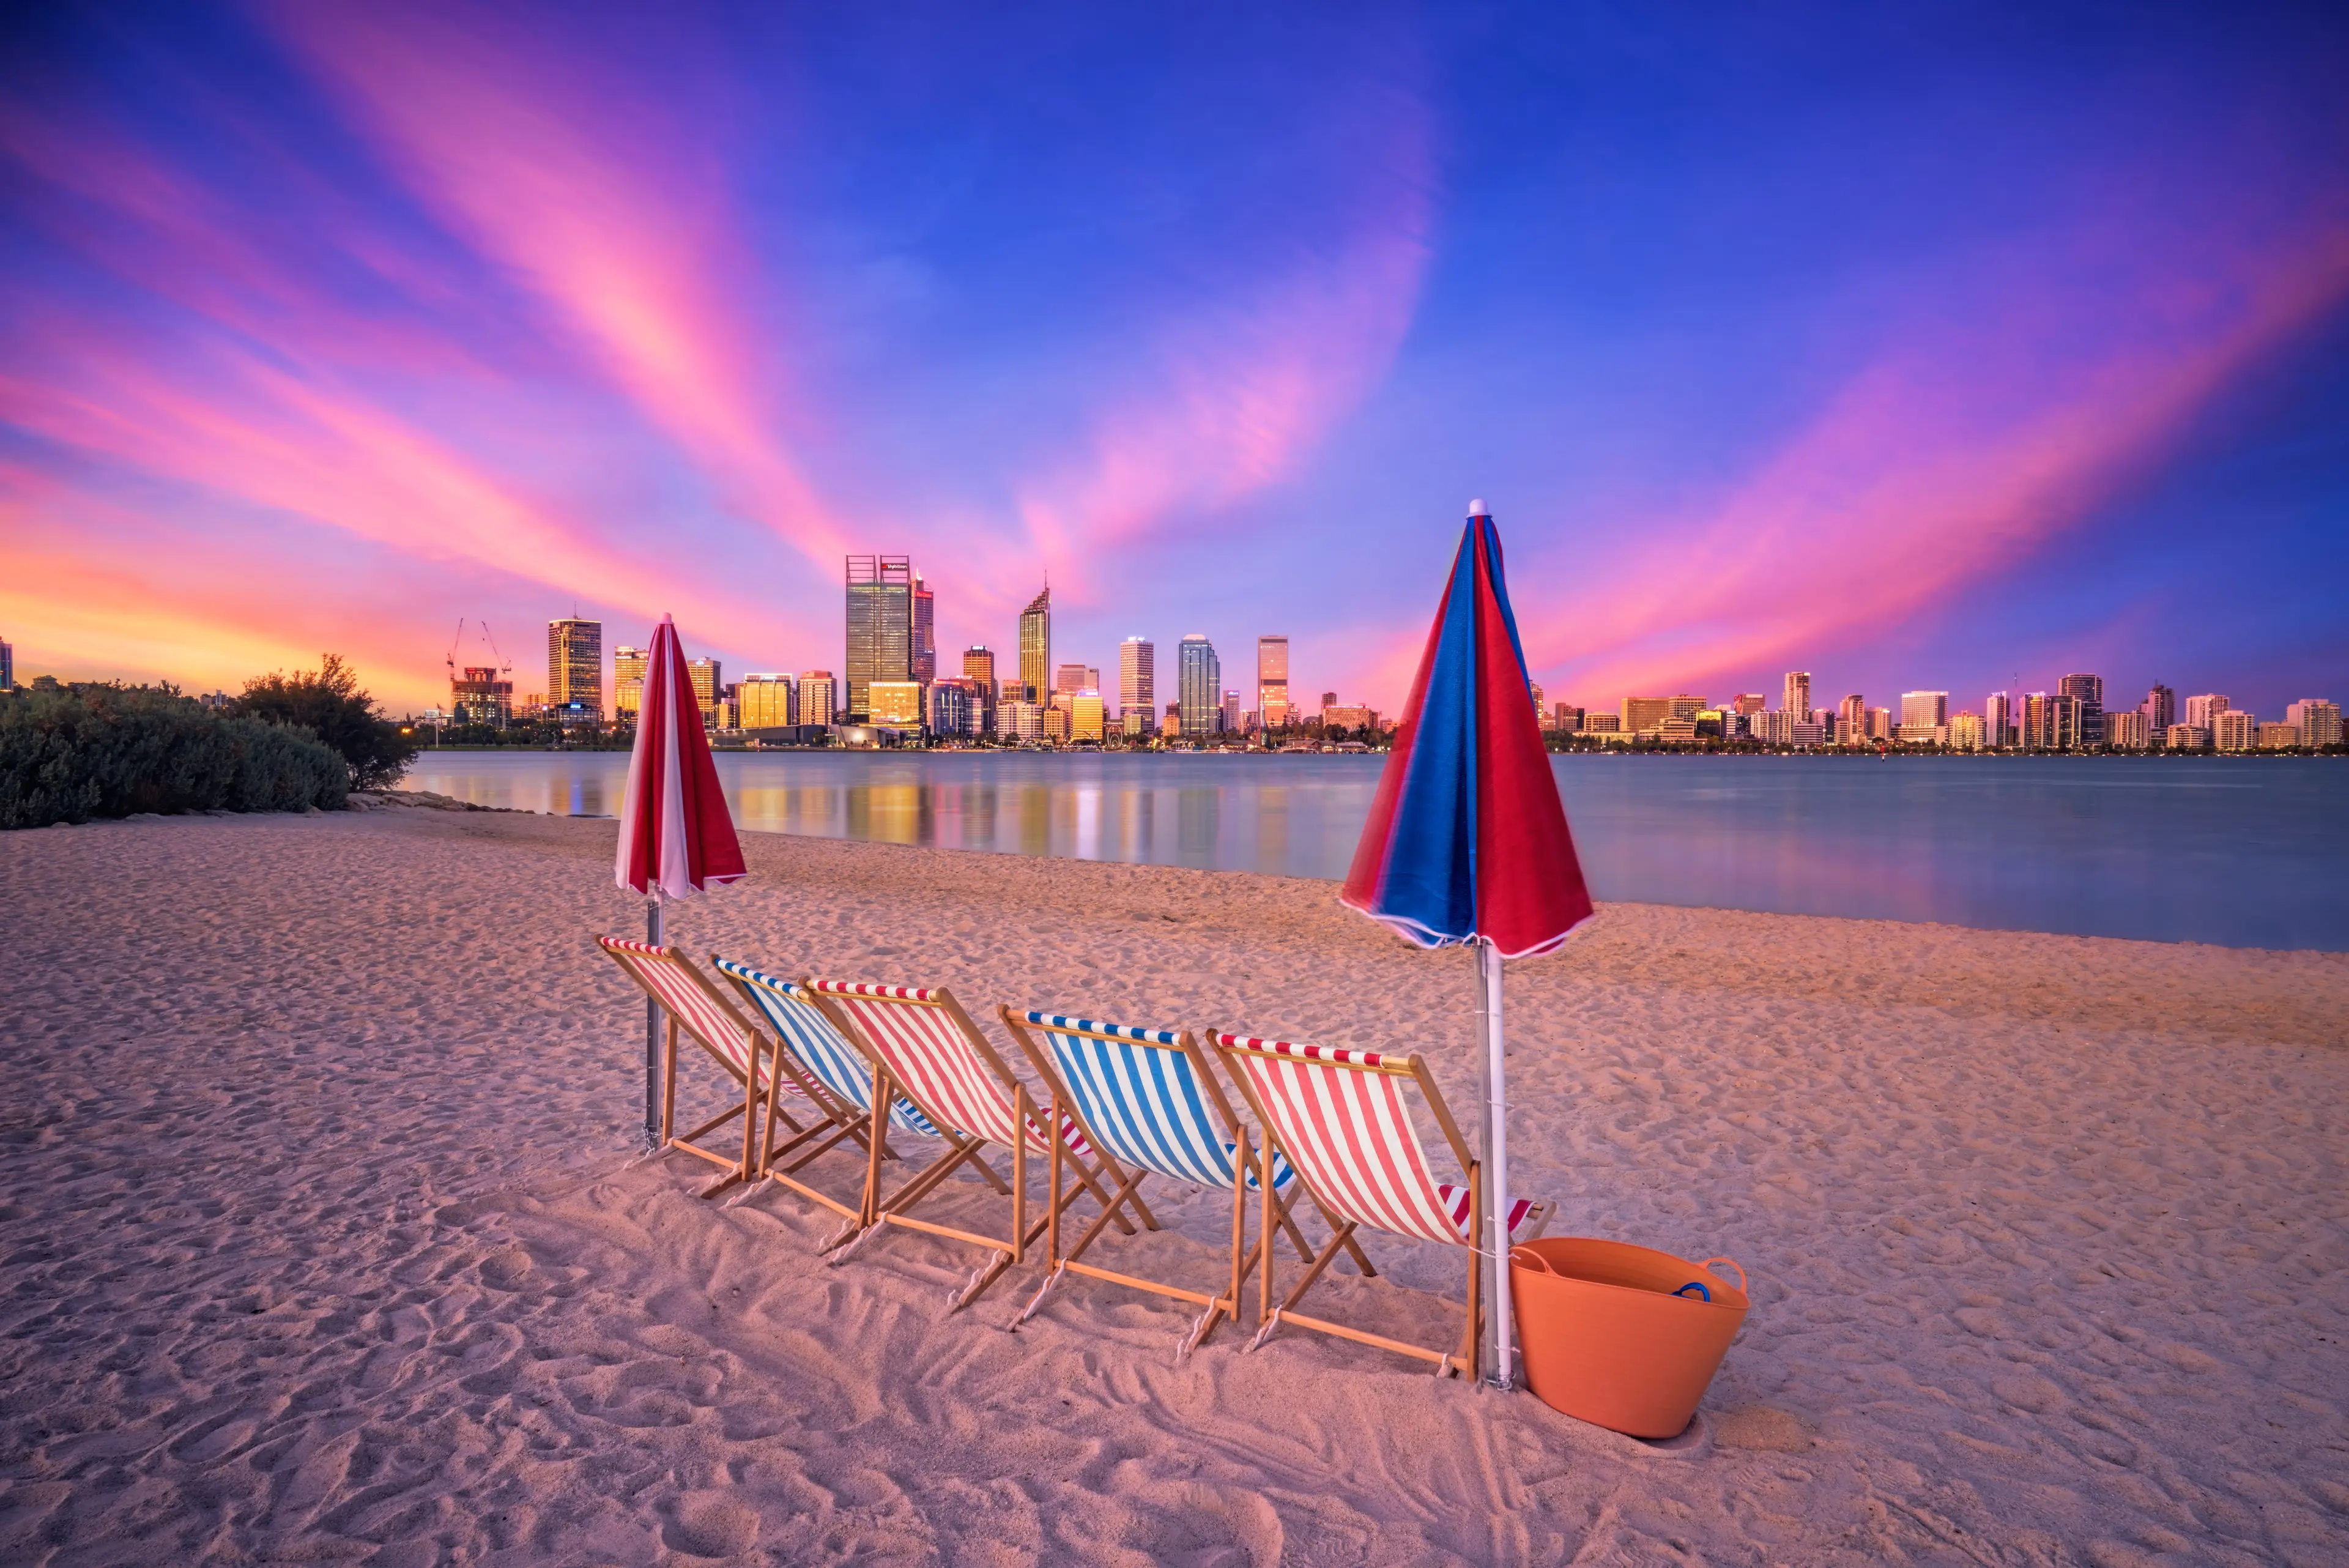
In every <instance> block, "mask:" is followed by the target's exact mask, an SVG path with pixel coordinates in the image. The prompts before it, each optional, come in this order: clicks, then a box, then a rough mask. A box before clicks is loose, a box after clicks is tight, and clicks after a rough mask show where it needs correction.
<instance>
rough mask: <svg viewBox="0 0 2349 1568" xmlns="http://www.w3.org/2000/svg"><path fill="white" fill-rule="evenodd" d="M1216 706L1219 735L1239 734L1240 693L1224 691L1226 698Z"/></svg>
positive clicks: (1217, 731)
mask: <svg viewBox="0 0 2349 1568" xmlns="http://www.w3.org/2000/svg"><path fill="white" fill-rule="evenodd" d="M1216 708H1217V710H1218V711H1217V712H1216V733H1217V734H1219V735H1237V734H1238V733H1239V732H1240V694H1239V693H1238V692H1237V691H1226V692H1225V693H1224V700H1223V701H1221V702H1219V703H1217V704H1216Z"/></svg>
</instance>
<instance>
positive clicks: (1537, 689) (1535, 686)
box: [1526, 680, 1542, 728]
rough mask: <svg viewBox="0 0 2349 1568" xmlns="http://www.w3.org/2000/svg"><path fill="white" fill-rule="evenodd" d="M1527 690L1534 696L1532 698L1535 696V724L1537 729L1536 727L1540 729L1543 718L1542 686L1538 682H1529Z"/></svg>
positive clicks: (1527, 682)
mask: <svg viewBox="0 0 2349 1568" xmlns="http://www.w3.org/2000/svg"><path fill="white" fill-rule="evenodd" d="M1526 691H1528V692H1529V693H1531V694H1532V696H1533V700H1534V724H1535V727H1536V728H1539V727H1540V724H1541V716H1542V689H1541V686H1540V684H1539V683H1538V682H1536V681H1531V680H1528V681H1526Z"/></svg>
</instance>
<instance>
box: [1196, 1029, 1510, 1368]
mask: <svg viewBox="0 0 2349 1568" xmlns="http://www.w3.org/2000/svg"><path fill="white" fill-rule="evenodd" d="M1212 1038H1213V1039H1214V1041H1215V1045H1216V1054H1218V1055H1220V1056H1221V1057H1222V1058H1223V1062H1224V1065H1225V1067H1226V1069H1227V1070H1228V1071H1229V1072H1230V1073H1231V1075H1232V1081H1233V1082H1234V1083H1236V1084H1237V1085H1239V1087H1240V1093H1241V1094H1243V1095H1245V1096H1247V1102H1248V1107H1249V1109H1251V1110H1253V1111H1254V1112H1255V1113H1256V1115H1257V1118H1258V1120H1259V1121H1261V1123H1262V1124H1263V1127H1264V1129H1265V1140H1264V1145H1265V1147H1264V1149H1263V1151H1262V1152H1261V1153H1260V1154H1259V1156H1258V1158H1259V1161H1260V1162H1261V1163H1268V1162H1269V1161H1270V1160H1271V1159H1272V1158H1273V1157H1274V1156H1275V1155H1278V1156H1282V1157H1285V1158H1288V1161H1289V1162H1290V1163H1291V1164H1292V1165H1294V1166H1295V1167H1296V1168H1297V1172H1298V1179H1299V1181H1300V1182H1301V1183H1303V1184H1304V1185H1305V1187H1306V1188H1307V1189H1309V1191H1311V1192H1312V1193H1313V1195H1314V1197H1315V1198H1316V1199H1318V1200H1319V1202H1320V1204H1321V1206H1322V1208H1323V1209H1324V1210H1325V1211H1328V1212H1332V1213H1334V1214H1335V1215H1336V1216H1337V1217H1338V1221H1339V1223H1338V1225H1337V1234H1336V1235H1335V1236H1333V1237H1332V1238H1331V1239H1330V1243H1329V1245H1327V1246H1326V1247H1324V1248H1322V1250H1321V1251H1320V1254H1319V1256H1318V1257H1316V1258H1315V1259H1314V1260H1313V1261H1312V1262H1311V1263H1310V1264H1309V1265H1308V1266H1307V1268H1306V1270H1305V1274H1304V1277H1303V1278H1301V1279H1299V1281H1298V1282H1297V1283H1296V1285H1295V1286H1294V1287H1292V1288H1291V1289H1290V1291H1289V1293H1288V1295H1287V1296H1286V1297H1284V1298H1283V1299H1282V1300H1281V1303H1280V1304H1279V1305H1278V1306H1275V1305H1273V1304H1272V1293H1273V1269H1272V1249H1270V1248H1265V1249H1263V1251H1262V1252H1261V1254H1260V1262H1261V1266H1262V1271H1263V1273H1262V1284H1261V1285H1260V1287H1259V1289H1258V1293H1257V1321H1258V1324H1259V1326H1258V1328H1257V1335H1256V1339H1255V1341H1254V1342H1253V1343H1251V1344H1250V1345H1249V1346H1248V1348H1249V1349H1251V1350H1253V1349H1255V1348H1256V1347H1257V1345H1262V1344H1263V1343H1264V1342H1265V1341H1266V1340H1267V1339H1268V1338H1270V1337H1271V1335H1272V1333H1273V1331H1274V1330H1275V1329H1276V1328H1278V1326H1279V1325H1280V1324H1284V1323H1293V1324H1297V1325H1298V1326H1299V1327H1300V1328H1310V1329H1317V1330H1319V1332H1321V1333H1323V1334H1335V1335H1337V1336H1338V1337H1339V1338H1340V1339H1350V1340H1353V1341H1355V1342H1356V1343H1358V1344H1361V1345H1375V1346H1377V1347H1378V1348H1380V1349H1381V1350H1392V1351H1395V1352H1398V1353H1399V1354H1401V1355H1410V1356H1416V1357H1417V1358H1419V1359H1420V1360H1422V1361H1433V1363H1435V1370H1436V1374H1437V1376H1468V1377H1470V1378H1474V1377H1475V1376H1476V1355H1477V1345H1478V1338H1479V1335H1478V1330H1479V1329H1480V1328H1481V1327H1482V1325H1483V1322H1484V1312H1483V1302H1482V1299H1481V1295H1480V1290H1481V1283H1482V1276H1483V1270H1482V1269H1481V1268H1479V1267H1478V1264H1479V1263H1480V1262H1482V1257H1481V1254H1480V1253H1479V1252H1478V1251H1477V1248H1476V1245H1475V1233H1476V1218H1477V1216H1478V1214H1479V1213H1481V1212H1482V1210H1483V1206H1484V1199H1485V1190H1484V1184H1485V1173H1484V1170H1483V1168H1482V1167H1480V1166H1479V1164H1478V1163H1477V1160H1476V1158H1475V1154H1474V1153H1472V1152H1471V1151H1470V1149H1469V1147H1468V1144H1467V1141H1466V1140H1465V1139H1464V1138H1463V1137H1461V1136H1460V1128H1459V1127H1458V1126H1456V1125H1455V1124H1454V1122H1453V1120H1452V1113H1451V1111H1450V1110H1449V1109H1447V1108H1446V1107H1445V1106H1444V1096H1443V1095H1442V1094H1441V1093H1440V1092H1439V1091H1438V1090H1437V1089H1436V1086H1435V1080H1434V1079H1433V1077H1431V1076H1430V1075H1429V1074H1428V1071H1427V1064H1426V1063H1424V1062H1423V1061H1422V1060H1421V1059H1420V1056H1419V1054H1418V1053H1417V1052H1413V1053H1412V1054H1410V1055H1408V1056H1402V1057H1396V1056H1382V1055H1381V1054H1379V1053H1377V1052H1375V1051H1344V1050H1338V1049H1335V1048H1333V1047H1331V1046H1328V1045H1299V1044H1291V1043H1290V1042H1288V1041H1286V1040H1259V1039H1257V1038H1254V1037H1253V1036H1249V1035H1241V1034H1226V1033H1217V1034H1216V1035H1214V1036H1213V1037H1212ZM1406 1083H1409V1084H1414V1085H1417V1086H1418V1088H1419V1092H1420V1095H1421V1097H1422V1098H1423V1099H1424V1100H1425V1101H1426V1104H1427V1108H1428V1110H1429V1111H1430V1112H1431V1113H1432V1114H1433V1116H1434V1117H1435V1124H1436V1126H1437V1127H1441V1128H1442V1129H1443V1131H1444V1141H1445V1142H1447V1143H1449V1144H1450V1145H1451V1146H1452V1152H1453V1155H1454V1158H1457V1159H1458V1160H1459V1162H1460V1168H1461V1169H1462V1170H1464V1172H1466V1173H1467V1178H1468V1179H1467V1183H1466V1185H1464V1186H1454V1185H1452V1184H1450V1183H1439V1182H1438V1181H1437V1180H1436V1179H1435V1178H1434V1177H1433V1174H1431V1173H1430V1171H1429V1169H1428V1165H1427V1154H1426V1151H1425V1150H1424V1149H1423V1148H1422V1147H1420V1141H1419V1130H1418V1128H1417V1127H1414V1126H1413V1124H1412V1117H1411V1108H1410V1106H1408V1105H1407V1104H1406V1103H1405V1101H1404V1099H1403V1096H1402V1086H1403V1085H1405V1084H1406ZM1265 1208H1266V1210H1267V1212H1269V1211H1270V1209H1271V1204H1270V1201H1269V1199H1267V1200H1266V1203H1265ZM1549 1214H1550V1206H1549V1205H1548V1204H1547V1203H1537V1202H1534V1201H1532V1200H1531V1199H1518V1200H1517V1201H1516V1202H1514V1203H1512V1204H1510V1206H1509V1215H1508V1220H1509V1239H1510V1240H1511V1241H1513V1242H1514V1241H1518V1240H1521V1239H1522V1240H1527V1241H1530V1240H1531V1239H1532V1238H1534V1237H1535V1236H1537V1235H1539V1234H1540V1233H1541V1230H1542V1227H1543V1226H1544V1225H1546V1224H1547V1223H1548V1221H1549ZM1364 1225H1368V1226H1370V1227H1371V1228H1372V1229H1374V1230H1380V1231H1392V1232H1393V1233H1395V1234H1396V1235H1400V1236H1409V1237H1413V1238H1415V1239H1417V1240H1420V1241H1435V1242H1439V1243H1441V1244H1443V1245H1445V1246H1451V1247H1457V1248H1459V1249H1460V1250H1461V1251H1464V1252H1465V1253H1466V1254H1467V1255H1468V1322H1467V1326H1466V1327H1465V1328H1464V1329H1463V1330H1462V1331H1461V1334H1460V1343H1459V1345H1457V1347H1455V1348H1454V1349H1452V1350H1449V1351H1442V1350H1430V1349H1427V1348H1424V1347H1423V1346H1421V1345H1406V1344H1404V1343H1403V1342H1402V1341H1401V1340H1397V1339H1389V1338H1387V1337H1385V1336H1383V1335H1381V1334H1366V1333H1364V1332H1363V1331H1362V1330H1361V1329H1358V1328H1349V1327H1347V1326H1346V1325H1344V1324H1335V1323H1330V1322H1328V1321H1326V1320H1324V1319H1321V1318H1315V1317H1307V1316H1306V1315H1304V1314H1302V1313H1299V1312H1298V1311H1297V1310H1296V1307H1297V1303H1299V1301H1301V1300H1302V1299H1304V1296H1305V1293H1306V1292H1307V1291H1309V1290H1310V1289H1312V1288H1313V1282H1315V1281H1316V1280H1318V1279H1319V1278H1320V1277H1321V1272H1322V1271H1323V1270H1324V1269H1326V1268H1328V1267H1329V1265H1330V1260H1331V1259H1332V1258H1334V1257H1336V1256H1337V1255H1338V1251H1339V1247H1340V1243H1341V1242H1343V1241H1346V1240H1347V1239H1348V1238H1350V1237H1351V1236H1352V1234H1353V1233H1354V1231H1356V1230H1357V1229H1359V1228H1360V1227H1361V1226H1364Z"/></svg>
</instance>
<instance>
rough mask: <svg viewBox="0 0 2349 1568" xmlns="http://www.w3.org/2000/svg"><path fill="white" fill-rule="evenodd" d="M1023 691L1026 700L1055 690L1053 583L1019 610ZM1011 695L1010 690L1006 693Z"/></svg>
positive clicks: (1028, 700)
mask: <svg viewBox="0 0 2349 1568" xmlns="http://www.w3.org/2000/svg"><path fill="white" fill-rule="evenodd" d="M1019 683H1020V684H1021V685H1022V686H1024V687H1026V688H1027V690H1026V691H1023V692H1021V693H1020V694H1019V700H1020V701H1025V702H1040V701H1043V700H1044V694H1045V693H1046V692H1048V691H1050V690H1051V689H1052V585H1051V584H1050V583H1046V584H1045V585H1044V591H1043V592H1042V593H1040V594H1038V595H1037V596H1036V597H1034V598H1032V599H1030V600H1029V601H1028V607H1027V608H1026V609H1024V610H1021V611H1020V612H1019ZM1005 695H1006V696H1009V692H1007V693H1005Z"/></svg>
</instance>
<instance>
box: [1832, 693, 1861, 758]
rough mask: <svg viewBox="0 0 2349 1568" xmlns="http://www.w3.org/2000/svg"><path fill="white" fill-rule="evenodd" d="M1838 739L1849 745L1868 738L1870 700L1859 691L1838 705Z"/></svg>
mask: <svg viewBox="0 0 2349 1568" xmlns="http://www.w3.org/2000/svg"><path fill="white" fill-rule="evenodd" d="M1836 739H1837V741H1839V742H1842V743H1843V744H1845V745H1847V746H1856V745H1858V744H1859V743H1860V742H1863V741H1865V740H1867V739H1868V700H1867V699H1866V698H1864V697H1862V696H1861V695H1860V694H1859V693H1858V692H1857V691H1855V692H1853V693H1852V694H1851V695H1850V696H1848V697H1847V698H1845V699H1844V700H1843V701H1841V702H1840V703H1838V704H1837V707H1836Z"/></svg>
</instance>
